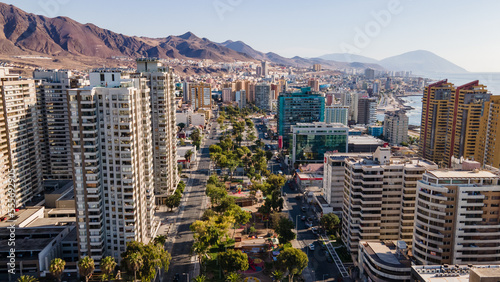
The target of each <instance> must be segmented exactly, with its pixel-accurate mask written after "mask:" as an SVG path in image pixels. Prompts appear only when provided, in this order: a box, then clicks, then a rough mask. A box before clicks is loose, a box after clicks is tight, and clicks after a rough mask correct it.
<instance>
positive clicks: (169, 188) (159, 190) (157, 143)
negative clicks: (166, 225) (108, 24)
mask: <svg viewBox="0 0 500 282" xmlns="http://www.w3.org/2000/svg"><path fill="white" fill-rule="evenodd" d="M137 71H138V72H139V73H140V74H141V75H140V76H139V77H145V78H146V79H147V86H148V87H149V89H150V92H149V94H150V102H151V128H152V133H153V146H152V148H153V166H154V177H155V194H156V195H157V198H158V199H157V201H161V199H162V198H165V197H166V196H167V195H170V194H172V193H173V192H174V190H175V188H176V187H177V183H179V176H178V174H177V138H176V133H177V122H176V108H177V107H176V105H175V94H174V90H175V83H174V77H175V75H174V73H173V72H172V70H171V69H170V68H168V67H165V66H163V64H161V63H160V61H159V60H157V59H148V58H145V59H138V60H137Z"/></svg>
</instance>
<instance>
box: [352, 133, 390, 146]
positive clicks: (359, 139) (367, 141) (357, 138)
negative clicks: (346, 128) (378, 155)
mask: <svg viewBox="0 0 500 282" xmlns="http://www.w3.org/2000/svg"><path fill="white" fill-rule="evenodd" d="M347 142H348V143H349V144H356V145H373V144H378V145H380V146H382V145H384V143H385V142H384V141H383V140H381V139H378V138H375V137H373V136H371V135H349V138H348V140H347Z"/></svg>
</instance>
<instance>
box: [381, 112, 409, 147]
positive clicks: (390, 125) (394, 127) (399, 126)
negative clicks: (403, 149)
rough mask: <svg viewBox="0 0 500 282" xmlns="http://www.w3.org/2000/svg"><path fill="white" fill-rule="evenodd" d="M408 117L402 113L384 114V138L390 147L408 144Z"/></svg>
mask: <svg viewBox="0 0 500 282" xmlns="http://www.w3.org/2000/svg"><path fill="white" fill-rule="evenodd" d="M408 120H409V119H408V116H407V115H406V113H405V112H404V111H401V110H400V111H395V112H386V113H385V117H384V132H383V133H384V137H385V139H386V140H387V141H389V143H390V144H391V145H400V144H401V143H403V142H405V143H406V142H408Z"/></svg>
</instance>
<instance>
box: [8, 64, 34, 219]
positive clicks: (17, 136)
mask: <svg viewBox="0 0 500 282" xmlns="http://www.w3.org/2000/svg"><path fill="white" fill-rule="evenodd" d="M0 95H1V99H0V102H1V103H2V107H1V108H0V176H2V179H1V180H0V189H1V191H0V201H1V205H0V206H1V207H0V210H1V212H2V215H4V214H6V213H7V212H8V208H9V206H8V198H15V203H14V204H15V206H16V207H20V206H22V205H24V204H25V203H26V202H28V201H30V200H31V199H32V198H33V196H35V195H36V194H38V193H40V192H41V191H42V190H43V185H42V167H41V164H42V163H41V158H40V144H39V138H38V133H39V127H38V109H37V105H36V89H35V81H34V80H31V79H29V80H23V79H20V77H19V75H14V74H10V73H9V70H8V68H0ZM9 188H14V190H15V192H14V193H15V196H12V194H11V193H10V192H8V191H7V190H8V189H9Z"/></svg>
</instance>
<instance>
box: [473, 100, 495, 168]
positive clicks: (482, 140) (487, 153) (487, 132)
mask: <svg viewBox="0 0 500 282" xmlns="http://www.w3.org/2000/svg"><path fill="white" fill-rule="evenodd" d="M499 117H500V96H491V97H490V101H488V102H485V103H484V109H483V111H482V116H481V122H480V125H481V126H479V133H478V137H477V146H476V151H475V154H474V160H476V161H478V162H480V163H481V164H483V165H490V166H493V167H495V168H500V142H499V138H500V122H499V121H500V120H499Z"/></svg>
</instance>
